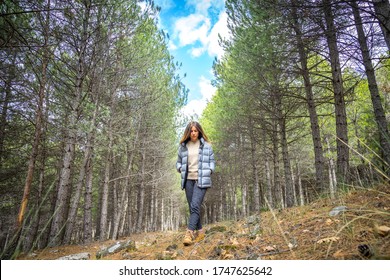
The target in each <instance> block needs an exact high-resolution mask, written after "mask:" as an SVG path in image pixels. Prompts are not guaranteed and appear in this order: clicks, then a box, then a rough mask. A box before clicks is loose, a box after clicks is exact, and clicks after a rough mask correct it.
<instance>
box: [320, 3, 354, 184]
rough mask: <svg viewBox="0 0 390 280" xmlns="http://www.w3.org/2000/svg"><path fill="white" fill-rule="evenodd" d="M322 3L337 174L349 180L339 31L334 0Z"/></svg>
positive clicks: (342, 178) (345, 180)
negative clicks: (334, 121)
mask: <svg viewBox="0 0 390 280" xmlns="http://www.w3.org/2000/svg"><path fill="white" fill-rule="evenodd" d="M322 3H323V9H324V16H325V22H326V30H325V36H326V40H327V42H328V49H329V56H330V64H331V68H332V84H333V91H334V106H335V115H336V137H337V139H336V143H337V174H338V177H339V178H340V179H341V180H342V181H344V182H347V181H348V171H349V147H348V127H347V113H346V108H345V101H344V95H345V92H344V87H343V77H342V72H341V65H340V57H339V50H338V46H337V36H336V33H337V31H336V28H335V25H334V16H333V11H332V0H323V1H322Z"/></svg>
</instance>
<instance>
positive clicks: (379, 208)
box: [19, 186, 390, 260]
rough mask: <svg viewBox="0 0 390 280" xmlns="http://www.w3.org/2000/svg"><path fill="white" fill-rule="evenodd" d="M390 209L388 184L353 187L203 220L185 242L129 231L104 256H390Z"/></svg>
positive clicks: (94, 247) (55, 251)
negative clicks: (128, 245)
mask: <svg viewBox="0 0 390 280" xmlns="http://www.w3.org/2000/svg"><path fill="white" fill-rule="evenodd" d="M340 205H344V206H347V207H348V210H347V211H346V212H343V213H341V214H339V215H337V216H333V217H331V216H329V211H330V210H331V209H332V208H333V207H335V206H340ZM389 210H390V187H389V186H379V187H378V188H376V189H355V190H352V191H349V192H348V193H345V194H343V195H340V196H339V198H337V199H335V200H333V201H332V200H330V199H328V198H324V199H319V200H317V201H315V202H313V203H311V204H310V205H306V206H303V207H293V208H289V209H284V210H281V211H275V212H270V211H268V212H263V213H261V215H258V217H257V219H258V221H260V222H257V223H253V222H251V223H250V222H249V218H247V219H243V220H240V221H237V222H233V221H226V222H220V223H217V224H212V225H207V226H206V230H207V231H206V238H205V239H204V240H203V241H201V242H199V243H197V244H194V245H192V246H189V247H184V246H183V245H182V243H181V240H182V238H183V236H184V230H183V231H180V232H154V233H145V234H140V235H133V236H130V237H128V238H126V240H128V239H130V240H132V241H135V243H136V250H131V251H128V252H126V251H120V252H118V253H115V254H112V255H109V256H106V257H104V259H133V260H144V259H148V260H156V259H157V260H158V259H177V260H193V259H195V260H207V259H278V260H289V259H298V260H325V259H350V260H351V259H365V258H367V257H364V256H362V255H361V254H360V253H359V251H358V246H359V245H362V244H366V245H368V246H369V248H371V252H372V256H369V257H368V258H375V259H390V234H383V233H381V232H379V231H378V230H377V229H378V227H379V226H387V227H390V211H389ZM251 218H252V220H253V218H256V216H252V217H251ZM259 219H260V220H259ZM259 225H260V227H259ZM114 243H115V241H106V242H95V243H92V244H89V245H72V246H61V247H56V248H47V249H45V250H41V251H37V252H34V254H30V255H21V256H20V257H19V259H44V260H50V259H57V258H59V257H61V256H66V255H70V254H75V253H81V252H89V253H90V255H91V259H95V258H96V257H95V256H96V252H98V251H99V250H101V248H103V247H107V246H109V245H111V244H114Z"/></svg>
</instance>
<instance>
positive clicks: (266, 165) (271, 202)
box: [262, 129, 274, 207]
mask: <svg viewBox="0 0 390 280" xmlns="http://www.w3.org/2000/svg"><path fill="white" fill-rule="evenodd" d="M262 141H263V158H264V172H265V178H266V191H265V192H266V196H267V201H268V204H269V205H270V206H271V207H274V200H273V195H272V180H271V168H270V166H269V157H268V153H267V141H266V134H265V129H263V136H262Z"/></svg>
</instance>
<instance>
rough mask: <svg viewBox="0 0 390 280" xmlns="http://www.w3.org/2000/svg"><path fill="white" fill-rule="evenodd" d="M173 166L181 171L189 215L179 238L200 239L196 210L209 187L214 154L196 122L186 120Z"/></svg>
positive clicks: (202, 232) (201, 236) (186, 243)
mask: <svg viewBox="0 0 390 280" xmlns="http://www.w3.org/2000/svg"><path fill="white" fill-rule="evenodd" d="M176 169H177V171H178V172H179V173H180V174H181V188H182V189H185V192H186V197H187V201H188V206H189V209H190V218H189V222H188V227H187V232H186V235H185V237H184V240H183V244H184V245H185V246H188V245H191V244H193V243H194V242H199V241H200V240H202V239H203V238H204V229H203V228H202V224H201V222H200V210H201V205H202V202H203V198H204V196H205V194H206V190H207V188H209V187H211V173H212V172H214V169H215V160H214V153H213V149H212V148H211V145H210V143H209V140H208V138H207V136H206V134H205V133H204V131H203V129H202V127H201V126H200V124H199V123H198V122H194V121H193V122H190V123H189V124H188V125H187V127H186V129H185V131H184V134H183V137H182V138H181V140H180V146H179V152H178V157H177V162H176Z"/></svg>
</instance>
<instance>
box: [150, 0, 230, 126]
mask: <svg viewBox="0 0 390 280" xmlns="http://www.w3.org/2000/svg"><path fill="white" fill-rule="evenodd" d="M154 2H155V4H156V5H157V6H159V7H161V11H160V14H159V19H158V21H159V28H160V29H162V30H164V32H165V33H167V34H168V35H169V51H170V53H171V55H173V56H174V58H175V61H177V62H179V63H182V66H181V69H180V72H179V74H180V77H182V78H183V77H184V74H186V77H184V78H183V79H182V82H183V83H184V84H185V86H186V87H187V89H189V93H188V102H187V105H186V106H185V107H184V108H183V109H182V113H183V114H184V115H186V116H188V117H189V118H191V119H193V120H197V119H198V117H200V115H201V114H202V111H203V109H204V108H205V107H206V105H207V102H208V101H209V100H211V98H212V96H213V95H214V94H215V90H216V89H215V88H214V87H213V86H212V85H211V81H212V80H213V79H214V76H213V73H212V65H213V61H214V59H215V58H220V57H221V56H222V55H223V49H222V48H221V47H220V46H219V45H218V34H220V35H221V36H222V37H223V38H227V37H228V28H227V16H226V13H225V4H224V0H180V1H179V0H155V1H154Z"/></svg>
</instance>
